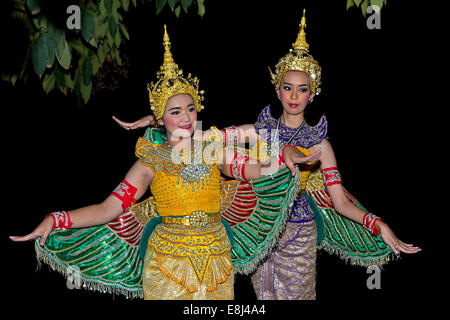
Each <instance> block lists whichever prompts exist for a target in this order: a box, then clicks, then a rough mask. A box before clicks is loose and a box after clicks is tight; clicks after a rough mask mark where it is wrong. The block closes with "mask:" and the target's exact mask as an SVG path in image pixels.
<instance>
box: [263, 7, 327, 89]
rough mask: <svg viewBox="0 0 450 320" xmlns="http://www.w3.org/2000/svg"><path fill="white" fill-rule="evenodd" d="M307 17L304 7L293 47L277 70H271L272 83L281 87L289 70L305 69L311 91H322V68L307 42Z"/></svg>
mask: <svg viewBox="0 0 450 320" xmlns="http://www.w3.org/2000/svg"><path fill="white" fill-rule="evenodd" d="M305 28H306V18H305V9H303V17H302V20H301V22H300V32H299V33H298V36H297V40H296V41H295V43H293V44H292V49H290V50H289V53H288V54H287V55H285V56H284V57H282V58H281V59H280V61H278V63H277V65H276V66H275V72H274V73H272V70H270V68H269V71H270V76H271V77H272V83H273V84H274V85H275V87H276V88H277V89H278V88H279V87H280V82H281V79H282V78H283V75H284V73H285V72H287V71H303V72H306V73H307V74H308V76H309V79H310V83H311V91H312V93H314V94H316V95H317V94H319V93H320V83H321V82H320V77H321V71H322V68H321V67H320V66H319V63H318V62H317V61H316V60H314V58H313V57H312V56H311V55H310V54H309V52H308V51H309V44H308V43H307V42H306V33H305Z"/></svg>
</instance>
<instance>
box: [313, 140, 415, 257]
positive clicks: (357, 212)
mask: <svg viewBox="0 0 450 320" xmlns="http://www.w3.org/2000/svg"><path fill="white" fill-rule="evenodd" d="M321 152H322V154H321V157H320V162H321V165H320V167H321V169H322V171H323V172H325V173H327V172H331V171H330V170H331V169H332V168H333V169H332V171H333V173H332V174H330V177H331V178H330V180H327V177H325V180H326V181H325V182H326V188H327V191H328V193H329V195H330V197H331V200H332V201H333V205H334V208H335V209H336V211H337V212H338V213H340V214H342V215H343V216H345V217H347V218H349V219H350V220H353V221H355V222H358V223H360V224H363V219H364V216H365V215H366V212H364V211H363V210H362V209H360V208H359V207H357V206H356V205H354V204H353V203H352V202H351V201H350V200H349V199H348V198H347V196H346V195H345V192H344V188H343V186H342V184H341V183H340V179H339V177H338V176H337V175H338V173H337V169H336V168H337V164H336V158H335V155H334V152H333V148H332V147H331V144H330V142H329V141H327V140H323V141H322V143H321ZM327 181H328V182H327ZM375 227H376V228H377V229H378V230H380V232H381V236H382V238H383V241H384V242H385V243H386V244H387V245H389V246H390V247H391V249H392V251H394V253H396V254H398V253H400V252H405V253H417V252H419V251H421V249H420V248H419V247H415V246H413V245H412V244H407V243H404V242H402V241H400V240H399V239H398V238H397V237H396V236H395V234H394V232H393V231H392V230H391V228H390V227H389V226H388V225H387V224H386V223H385V222H383V221H381V220H378V221H376V222H375Z"/></svg>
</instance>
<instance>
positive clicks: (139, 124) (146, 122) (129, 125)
mask: <svg viewBox="0 0 450 320" xmlns="http://www.w3.org/2000/svg"><path fill="white" fill-rule="evenodd" d="M112 118H113V119H114V121H116V122H117V123H118V124H119V126H121V127H122V128H124V129H126V130H135V129H139V128H144V127H148V126H151V125H153V124H154V123H155V118H154V117H153V116H152V115H148V116H145V117H142V118H141V119H139V120H137V121H134V122H125V121H122V120H119V119H118V118H116V117H115V116H113V117H112Z"/></svg>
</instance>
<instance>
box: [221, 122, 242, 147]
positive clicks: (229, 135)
mask: <svg viewBox="0 0 450 320" xmlns="http://www.w3.org/2000/svg"><path fill="white" fill-rule="evenodd" d="M222 131H223V133H224V134H225V139H224V143H225V146H235V145H237V144H238V143H239V141H240V139H241V133H240V131H239V129H238V128H237V127H236V126H231V127H227V128H225V129H222Z"/></svg>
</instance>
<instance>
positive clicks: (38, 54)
mask: <svg viewBox="0 0 450 320" xmlns="http://www.w3.org/2000/svg"><path fill="white" fill-rule="evenodd" d="M48 61H49V57H48V50H47V34H46V33H40V34H39V35H38V37H37V38H36V39H35V40H34V42H33V46H32V48H31V62H32V63H33V69H34V71H35V72H36V73H37V75H38V76H39V78H40V77H42V75H43V74H44V71H45V68H46V67H47V64H48Z"/></svg>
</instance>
